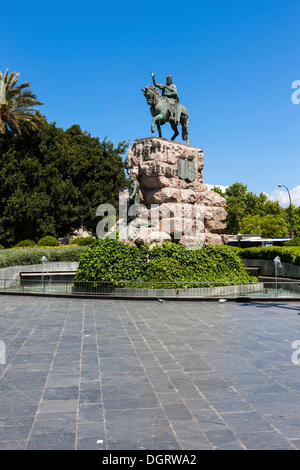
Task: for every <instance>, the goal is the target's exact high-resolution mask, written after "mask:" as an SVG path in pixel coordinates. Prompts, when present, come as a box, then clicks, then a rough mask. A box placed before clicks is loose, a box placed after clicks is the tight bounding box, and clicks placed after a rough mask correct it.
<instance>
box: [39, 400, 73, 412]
mask: <svg viewBox="0 0 300 470" xmlns="http://www.w3.org/2000/svg"><path fill="white" fill-rule="evenodd" d="M77 406H78V402H77V400H43V401H42V403H41V405H40V407H39V413H41V414H42V413H59V412H68V411H75V410H76V409H77Z"/></svg>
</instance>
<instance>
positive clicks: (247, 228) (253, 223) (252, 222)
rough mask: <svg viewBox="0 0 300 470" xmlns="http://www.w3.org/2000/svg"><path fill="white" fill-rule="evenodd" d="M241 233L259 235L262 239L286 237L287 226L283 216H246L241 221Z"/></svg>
mask: <svg viewBox="0 0 300 470" xmlns="http://www.w3.org/2000/svg"><path fill="white" fill-rule="evenodd" d="M241 231H242V233H251V234H257V235H261V236H262V237H263V238H276V237H286V236H287V234H288V226H287V221H286V218H285V217H284V215H281V216H274V215H272V214H268V215H264V216H261V215H248V216H247V217H244V218H243V219H242V221H241Z"/></svg>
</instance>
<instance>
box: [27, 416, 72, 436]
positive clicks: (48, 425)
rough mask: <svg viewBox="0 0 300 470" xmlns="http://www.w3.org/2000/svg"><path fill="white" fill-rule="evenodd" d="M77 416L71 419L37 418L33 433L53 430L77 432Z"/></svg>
mask: <svg viewBox="0 0 300 470" xmlns="http://www.w3.org/2000/svg"><path fill="white" fill-rule="evenodd" d="M75 428H76V421H75V416H74V415H73V417H72V418H71V419H70V418H69V419H64V418H57V419H37V420H36V421H35V423H34V427H33V430H32V433H33V434H49V433H52V432H55V433H56V432H67V433H75V431H76V429H75Z"/></svg>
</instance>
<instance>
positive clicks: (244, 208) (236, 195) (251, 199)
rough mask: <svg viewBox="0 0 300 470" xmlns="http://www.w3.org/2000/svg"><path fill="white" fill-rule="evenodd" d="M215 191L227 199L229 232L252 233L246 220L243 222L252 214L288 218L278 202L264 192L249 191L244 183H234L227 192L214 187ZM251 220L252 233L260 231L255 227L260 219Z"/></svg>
mask: <svg viewBox="0 0 300 470" xmlns="http://www.w3.org/2000/svg"><path fill="white" fill-rule="evenodd" d="M214 191H216V192H217V193H219V194H221V196H223V197H225V199H226V207H225V208H226V211H227V219H226V223H227V230H226V231H227V233H231V234H237V233H240V232H244V233H251V232H249V231H248V230H246V226H247V224H245V222H244V223H243V224H242V221H243V220H244V219H245V218H247V217H250V216H259V217H260V218H261V217H264V216H267V215H272V216H274V217H283V218H286V214H285V212H284V209H283V208H282V207H280V205H279V203H278V202H273V201H270V200H269V199H268V198H267V196H266V194H264V193H260V194H259V195H257V194H254V193H252V192H251V191H248V189H247V186H246V185H244V184H242V183H234V184H232V185H231V186H228V187H227V188H226V191H225V193H223V192H222V191H221V190H219V189H218V188H214ZM251 220H252V221H251V224H250V226H251V227H252V229H251V230H253V231H252V233H259V232H258V230H257V229H256V230H255V229H254V227H256V226H257V224H258V222H257V221H258V220H260V219H251Z"/></svg>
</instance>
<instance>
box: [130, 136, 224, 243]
mask: <svg viewBox="0 0 300 470" xmlns="http://www.w3.org/2000/svg"><path fill="white" fill-rule="evenodd" d="M203 158H204V155H203V151H202V150H201V149H198V148H196V147H192V146H190V145H186V144H182V143H178V142H174V141H170V140H166V139H161V138H158V137H147V138H144V139H138V140H136V141H135V142H134V143H133V145H132V147H130V149H129V151H128V163H129V167H130V170H131V174H133V175H134V177H135V178H136V180H137V181H138V184H139V196H140V204H141V207H140V208H139V209H138V214H137V215H138V218H137V220H136V224H137V225H138V226H139V227H140V230H139V231H138V232H139V234H137V239H136V240H134V241H136V242H138V243H148V242H156V241H162V240H164V239H168V240H171V241H175V242H178V243H181V244H184V245H203V244H212V243H219V244H221V243H224V240H225V236H224V235H223V233H224V230H225V228H226V225H225V218H226V211H225V209H224V205H225V200H224V198H222V197H221V196H220V195H219V194H217V193H216V192H214V191H210V190H208V189H207V186H206V185H205V184H203ZM151 221H152V224H151ZM133 232H136V230H133ZM134 238H135V237H133V239H134Z"/></svg>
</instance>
